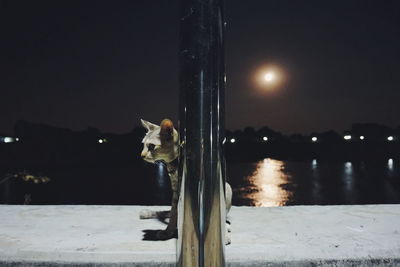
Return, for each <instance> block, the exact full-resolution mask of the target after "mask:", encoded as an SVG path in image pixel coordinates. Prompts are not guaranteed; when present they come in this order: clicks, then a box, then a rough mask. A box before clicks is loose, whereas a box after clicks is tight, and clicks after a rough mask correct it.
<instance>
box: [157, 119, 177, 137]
mask: <svg viewBox="0 0 400 267" xmlns="http://www.w3.org/2000/svg"><path fill="white" fill-rule="evenodd" d="M160 127H161V129H160V137H161V139H163V140H170V139H172V137H173V134H174V124H173V123H172V121H171V120H169V119H164V120H163V121H162V122H161V124H160Z"/></svg>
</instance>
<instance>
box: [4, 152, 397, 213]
mask: <svg viewBox="0 0 400 267" xmlns="http://www.w3.org/2000/svg"><path fill="white" fill-rule="evenodd" d="M28 171H32V172H33V173H42V174H44V175H46V176H48V177H49V178H50V179H51V180H50V182H49V183H47V184H41V183H40V184H35V183H32V182H25V181H23V180H21V179H14V178H13V179H10V180H8V181H7V182H6V183H3V184H1V185H0V203H8V204H23V203H25V202H27V203H29V204H100V205H101V204H105V205H139V204H140V205H160V204H163V205H168V204H169V203H170V198H171V192H170V185H169V181H168V178H167V177H165V169H163V168H162V166H156V165H151V164H144V163H143V164H140V165H135V166H128V167H118V168H117V167H107V166H104V167H101V168H96V167H89V166H88V167H79V168H78V167H75V168H71V167H68V168H52V169H40V170H34V169H32V170H28ZM13 172H15V170H8V169H4V170H0V174H1V177H4V176H5V175H6V173H13ZM399 172H400V160H393V159H389V160H385V161H380V162H331V161H329V162H323V161H317V160H310V161H281V160H276V159H264V160H261V161H258V162H253V163H228V164H227V176H228V181H229V183H230V184H231V186H232V188H233V193H234V194H233V204H234V205H248V206H285V205H336V204H384V203H400V173H399ZM1 177H0V178H1Z"/></svg>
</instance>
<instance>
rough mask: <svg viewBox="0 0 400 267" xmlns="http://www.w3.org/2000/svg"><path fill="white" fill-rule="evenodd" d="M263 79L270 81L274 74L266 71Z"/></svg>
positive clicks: (273, 78)
mask: <svg viewBox="0 0 400 267" xmlns="http://www.w3.org/2000/svg"><path fill="white" fill-rule="evenodd" d="M264 80H265V81H266V82H272V81H274V80H275V74H274V73H273V72H267V73H265V74H264Z"/></svg>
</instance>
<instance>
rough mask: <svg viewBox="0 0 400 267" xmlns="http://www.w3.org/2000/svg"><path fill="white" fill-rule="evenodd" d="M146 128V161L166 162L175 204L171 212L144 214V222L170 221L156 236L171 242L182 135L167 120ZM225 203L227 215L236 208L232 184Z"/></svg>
mask: <svg viewBox="0 0 400 267" xmlns="http://www.w3.org/2000/svg"><path fill="white" fill-rule="evenodd" d="M141 122H142V125H143V127H144V128H145V129H146V130H147V133H146V135H145V137H144V138H143V140H142V143H143V150H142V153H141V156H142V158H143V159H144V160H145V161H147V162H150V163H154V164H155V163H158V162H162V163H164V164H165V165H166V167H167V170H168V176H169V179H170V181H171V187H172V203H171V210H170V211H151V210H142V211H141V213H140V218H141V219H151V218H158V219H165V218H169V222H168V226H167V228H166V229H165V230H159V231H155V232H152V234H151V235H152V237H149V239H154V240H168V239H171V238H174V237H176V236H177V217H178V214H177V206H178V199H179V184H180V181H179V177H178V157H179V134H178V131H177V130H176V129H175V128H174V125H173V123H172V121H171V120H169V119H164V120H163V121H162V122H161V124H160V125H156V124H153V123H151V122H148V121H145V120H141ZM225 192H226V193H225V203H226V214H228V212H229V209H230V208H231V205H232V189H231V187H230V185H229V184H228V183H226V184H225ZM229 224H230V222H228V221H227V225H226V230H227V233H229V232H230V227H229ZM225 243H226V244H230V237H229V234H226V240H225Z"/></svg>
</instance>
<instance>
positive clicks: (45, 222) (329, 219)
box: [0, 205, 400, 266]
mask: <svg viewBox="0 0 400 267" xmlns="http://www.w3.org/2000/svg"><path fill="white" fill-rule="evenodd" d="M144 208H150V209H154V210H164V209H168V207H143V206H7V205H0V266H175V264H174V262H175V240H169V241H142V230H145V229H162V228H164V227H165V225H163V224H162V223H160V222H158V221H156V220H139V211H140V210H141V209H144ZM230 217H231V220H232V245H230V246H228V247H227V248H226V254H227V262H228V266H310V265H313V266H400V205H363V206H294V207H278V208H251V207H233V208H232V211H231V215H230Z"/></svg>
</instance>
